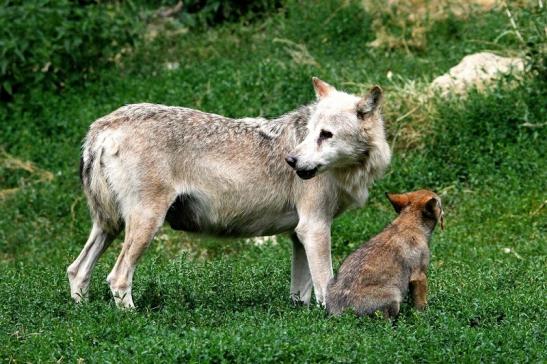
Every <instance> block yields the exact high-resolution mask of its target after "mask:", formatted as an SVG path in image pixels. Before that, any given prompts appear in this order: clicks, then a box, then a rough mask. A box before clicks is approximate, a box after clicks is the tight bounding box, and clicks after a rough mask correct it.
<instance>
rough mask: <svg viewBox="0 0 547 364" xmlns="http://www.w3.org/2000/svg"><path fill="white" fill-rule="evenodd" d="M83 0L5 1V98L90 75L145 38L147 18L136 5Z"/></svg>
mask: <svg viewBox="0 0 547 364" xmlns="http://www.w3.org/2000/svg"><path fill="white" fill-rule="evenodd" d="M82 3H83V4H85V5H80V4H78V3H77V2H73V1H69V0H38V1H10V0H8V1H5V2H3V3H2V5H0V98H2V99H6V98H9V97H10V95H13V94H14V93H16V92H18V91H20V90H23V89H28V88H32V87H36V86H41V87H44V88H59V87H62V86H63V84H64V83H65V82H70V81H74V80H81V79H82V78H86V77H88V76H89V75H90V74H92V73H93V72H94V70H95V69H96V68H97V67H99V66H102V65H105V64H108V63H112V62H114V61H115V60H116V56H117V55H118V54H119V53H120V52H123V50H124V49H125V47H127V46H130V45H133V44H134V43H135V41H136V40H137V39H138V38H139V34H140V33H141V32H140V29H142V28H141V24H142V21H141V20H140V19H139V17H138V16H137V13H136V10H135V9H134V7H133V6H132V5H131V3H127V4H124V5H120V4H117V3H106V4H99V3H87V4H86V2H82Z"/></svg>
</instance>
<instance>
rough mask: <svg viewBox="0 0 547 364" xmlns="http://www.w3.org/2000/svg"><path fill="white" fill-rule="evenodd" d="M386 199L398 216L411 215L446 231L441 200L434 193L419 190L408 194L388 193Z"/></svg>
mask: <svg viewBox="0 0 547 364" xmlns="http://www.w3.org/2000/svg"><path fill="white" fill-rule="evenodd" d="M386 197H387V198H388V200H389V201H390V202H391V204H392V205H393V208H394V209H395V212H397V213H398V214H402V213H403V212H404V213H409V214H413V215H414V216H416V217H418V218H419V219H421V220H425V221H430V222H433V223H434V224H433V225H432V226H433V228H434V227H435V224H439V225H441V229H442V230H444V211H443V205H442V203H441V198H440V197H439V196H438V195H437V194H436V193H435V192H432V191H429V190H418V191H413V192H407V193H400V194H398V193H386Z"/></svg>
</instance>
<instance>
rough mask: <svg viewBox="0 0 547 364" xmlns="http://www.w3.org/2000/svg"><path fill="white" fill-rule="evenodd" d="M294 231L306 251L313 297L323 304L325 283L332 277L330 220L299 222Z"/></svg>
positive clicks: (325, 289) (325, 292)
mask: <svg viewBox="0 0 547 364" xmlns="http://www.w3.org/2000/svg"><path fill="white" fill-rule="evenodd" d="M295 231H296V234H297V236H298V239H299V240H300V241H301V242H302V245H304V249H305V251H306V257H307V258H308V266H309V270H310V273H311V278H312V281H313V290H314V292H315V298H316V300H317V302H318V303H319V304H320V305H321V306H324V305H325V298H326V294H327V285H328V283H329V281H330V280H331V279H332V277H333V272H332V260H331V254H330V222H323V221H314V222H301V223H299V224H298V226H297V227H296V229H295Z"/></svg>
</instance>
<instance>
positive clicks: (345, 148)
mask: <svg viewBox="0 0 547 364" xmlns="http://www.w3.org/2000/svg"><path fill="white" fill-rule="evenodd" d="M313 86H314V88H315V93H316V95H317V99H318V102H317V103H316V104H315V107H314V109H313V111H312V114H311V116H310V119H309V122H308V134H307V136H306V138H305V139H304V140H303V141H302V143H300V144H299V145H297V146H296V148H295V149H294V150H293V151H292V152H291V153H290V154H289V155H288V156H287V157H286V158H285V160H286V161H287V163H288V164H289V165H290V166H291V167H292V168H293V169H294V170H295V171H296V173H297V174H298V176H299V177H300V178H302V179H309V178H312V177H314V176H315V175H316V174H318V173H321V172H323V171H326V170H329V169H336V168H347V167H350V166H352V165H358V164H360V163H363V162H364V161H366V160H367V159H369V158H371V153H375V154H378V153H380V154H382V155H381V159H383V161H382V162H385V166H387V163H389V158H390V151H389V146H388V145H387V142H386V138H385V133H384V123H383V119H382V115H381V112H380V104H381V102H382V89H381V88H380V87H378V86H374V87H373V88H372V89H370V91H369V92H368V93H367V94H366V95H365V96H363V97H357V96H355V95H350V94H347V93H345V92H341V91H337V90H336V89H335V88H334V87H333V86H331V85H329V84H327V83H326V82H324V81H321V80H320V79H318V78H315V77H314V78H313ZM375 158H378V157H377V156H375ZM385 166H383V167H384V168H385Z"/></svg>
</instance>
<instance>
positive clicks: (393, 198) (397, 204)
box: [386, 192, 410, 213]
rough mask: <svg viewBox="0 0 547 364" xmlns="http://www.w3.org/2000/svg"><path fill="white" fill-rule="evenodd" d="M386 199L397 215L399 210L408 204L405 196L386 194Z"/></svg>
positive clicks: (408, 201)
mask: <svg viewBox="0 0 547 364" xmlns="http://www.w3.org/2000/svg"><path fill="white" fill-rule="evenodd" d="M386 197H387V198H388V200H389V202H391V204H392V205H393V208H394V209H395V212H397V213H400V212H401V210H402V209H404V208H405V207H406V206H407V205H408V204H409V203H410V200H409V199H408V196H407V195H405V194H398V193H388V192H386Z"/></svg>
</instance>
